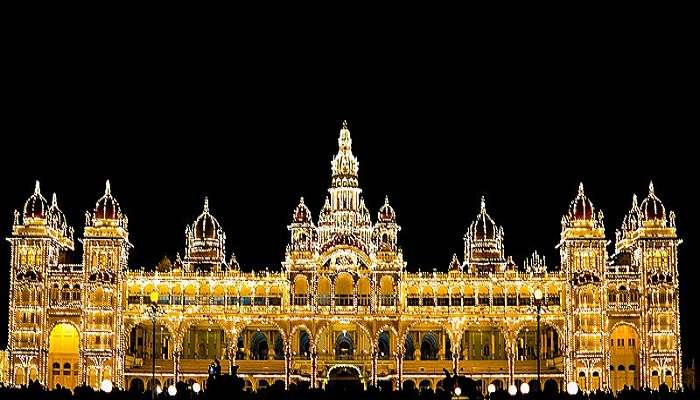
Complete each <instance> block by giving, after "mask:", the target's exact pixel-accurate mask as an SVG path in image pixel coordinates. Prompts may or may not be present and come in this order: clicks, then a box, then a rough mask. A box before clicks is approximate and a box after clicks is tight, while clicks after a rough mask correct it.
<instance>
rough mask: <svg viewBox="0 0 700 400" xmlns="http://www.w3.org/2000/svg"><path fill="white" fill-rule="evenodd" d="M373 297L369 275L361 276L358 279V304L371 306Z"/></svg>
mask: <svg viewBox="0 0 700 400" xmlns="http://www.w3.org/2000/svg"><path fill="white" fill-rule="evenodd" d="M371 298H372V285H371V283H370V281H369V278H367V276H364V275H363V276H361V277H360V279H358V280H357V305H358V306H369V305H370V300H371Z"/></svg>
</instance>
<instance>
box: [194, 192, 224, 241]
mask: <svg viewBox="0 0 700 400" xmlns="http://www.w3.org/2000/svg"><path fill="white" fill-rule="evenodd" d="M193 227H194V238H195V239H218V238H219V234H220V231H221V226H220V225H219V221H217V220H216V218H214V216H213V215H211V214H209V199H208V198H206V197H205V198H204V211H202V213H201V214H199V216H198V217H197V219H196V220H195V221H194V224H193Z"/></svg>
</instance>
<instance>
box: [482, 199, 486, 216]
mask: <svg viewBox="0 0 700 400" xmlns="http://www.w3.org/2000/svg"><path fill="white" fill-rule="evenodd" d="M481 212H482V213H485V212H486V197H484V196H481Z"/></svg>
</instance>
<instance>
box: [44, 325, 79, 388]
mask: <svg viewBox="0 0 700 400" xmlns="http://www.w3.org/2000/svg"><path fill="white" fill-rule="evenodd" d="M79 356H80V334H79V333H78V329H76V327H75V326H73V325H72V324H68V323H60V324H57V325H56V326H54V327H53V329H52V330H51V335H50V336H49V387H50V388H52V389H53V388H55V387H56V385H61V386H63V387H66V388H69V389H73V388H75V387H76V386H78V370H79V368H78V360H79Z"/></svg>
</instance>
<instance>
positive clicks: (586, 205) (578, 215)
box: [569, 183, 595, 221]
mask: <svg viewBox="0 0 700 400" xmlns="http://www.w3.org/2000/svg"><path fill="white" fill-rule="evenodd" d="M569 219H571V220H576V221H582V220H589V221H590V220H593V219H595V212H594V208H593V203H592V202H591V201H590V200H589V199H588V197H586V194H585V193H584V191H583V183H580V184H579V186H578V194H577V195H576V198H575V199H574V200H573V201H572V202H571V204H570V205H569Z"/></svg>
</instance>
